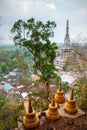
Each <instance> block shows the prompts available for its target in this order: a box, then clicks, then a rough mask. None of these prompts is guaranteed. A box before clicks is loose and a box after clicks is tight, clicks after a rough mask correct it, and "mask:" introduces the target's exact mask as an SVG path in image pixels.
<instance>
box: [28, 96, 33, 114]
mask: <svg viewBox="0 0 87 130" xmlns="http://www.w3.org/2000/svg"><path fill="white" fill-rule="evenodd" d="M28 112H29V113H32V112H33V109H32V106H31V99H30V98H29V106H28Z"/></svg>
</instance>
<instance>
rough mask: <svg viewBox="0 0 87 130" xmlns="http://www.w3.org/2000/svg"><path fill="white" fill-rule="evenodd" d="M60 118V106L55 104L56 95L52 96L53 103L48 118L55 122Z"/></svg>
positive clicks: (47, 112)
mask: <svg viewBox="0 0 87 130" xmlns="http://www.w3.org/2000/svg"><path fill="white" fill-rule="evenodd" d="M59 117H60V114H59V110H58V106H57V104H56V103H55V99H54V94H53V96H52V100H51V103H50V104H49V107H48V110H47V111H46V118H47V119H49V120H51V121H55V120H57V119H58V118H59Z"/></svg>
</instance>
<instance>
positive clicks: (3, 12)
mask: <svg viewBox="0 0 87 130" xmlns="http://www.w3.org/2000/svg"><path fill="white" fill-rule="evenodd" d="M31 17H33V18H35V20H36V21H37V20H41V21H43V22H44V23H45V22H46V21H47V20H50V21H55V22H56V24H57V27H56V29H55V32H54V34H55V37H54V38H53V40H54V41H55V42H63V41H64V36H65V30H66V20H67V19H69V33H70V38H71V39H75V38H76V37H77V36H78V35H79V34H82V35H83V36H86V35H87V0H0V44H1V43H12V40H11V34H10V29H11V28H12V25H13V24H14V22H16V21H17V20H18V19H23V20H27V19H30V18H31Z"/></svg>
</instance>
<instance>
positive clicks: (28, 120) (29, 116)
mask: <svg viewBox="0 0 87 130" xmlns="http://www.w3.org/2000/svg"><path fill="white" fill-rule="evenodd" d="M38 124H39V118H38V116H37V114H36V112H35V111H34V110H33V109H32V106H31V100H30V99H29V107H28V112H26V115H25V116H24V117H23V125H24V127H25V128H26V129H29V128H35V127H36V126H37V125H38Z"/></svg>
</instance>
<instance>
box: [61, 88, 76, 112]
mask: <svg viewBox="0 0 87 130" xmlns="http://www.w3.org/2000/svg"><path fill="white" fill-rule="evenodd" d="M64 110H65V111H66V112H67V113H69V114H75V113H77V111H78V108H77V104H76V101H75V99H74V95H73V89H71V90H70V97H69V98H68V100H67V101H66V103H65V105H64Z"/></svg>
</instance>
